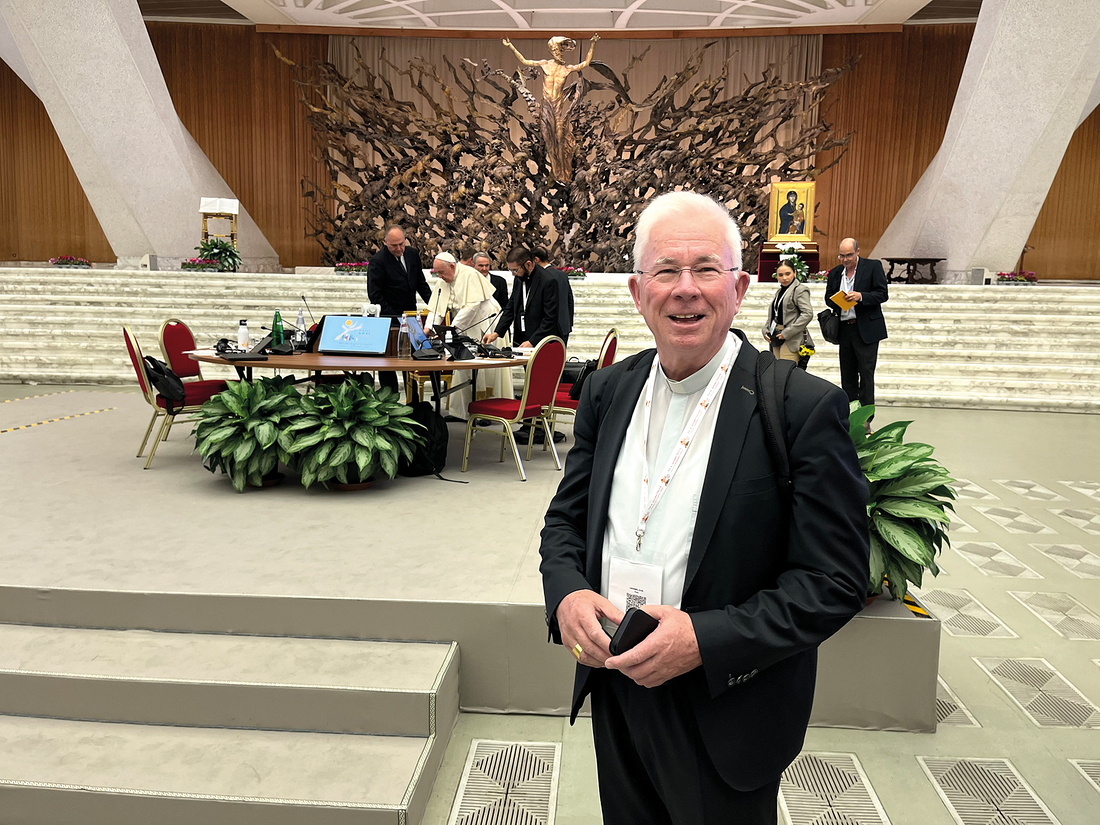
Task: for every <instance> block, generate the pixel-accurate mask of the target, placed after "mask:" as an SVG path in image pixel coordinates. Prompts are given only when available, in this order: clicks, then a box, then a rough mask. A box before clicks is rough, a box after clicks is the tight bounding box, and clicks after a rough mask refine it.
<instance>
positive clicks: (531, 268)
mask: <svg viewBox="0 0 1100 825" xmlns="http://www.w3.org/2000/svg"><path fill="white" fill-rule="evenodd" d="M523 268H524V269H525V270H527V274H528V275H530V274H531V273H532V272H534V271H535V262H534V261H526V262H524V264H523Z"/></svg>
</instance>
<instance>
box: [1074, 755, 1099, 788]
mask: <svg viewBox="0 0 1100 825" xmlns="http://www.w3.org/2000/svg"><path fill="white" fill-rule="evenodd" d="M1069 761H1070V764H1072V765H1073V767H1075V768H1077V770H1079V771H1080V772H1081V776H1083V777H1085V779H1087V780H1088V781H1089V783H1090V784H1091V785H1092V787H1094V788H1095V789H1096V792H1097V793H1100V762H1096V761H1094V760H1091V759H1071V760H1069Z"/></svg>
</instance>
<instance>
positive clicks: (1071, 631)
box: [1008, 590, 1100, 640]
mask: <svg viewBox="0 0 1100 825" xmlns="http://www.w3.org/2000/svg"><path fill="white" fill-rule="evenodd" d="M1008 595H1010V596H1012V598H1014V599H1016V601H1018V602H1019V603H1020V604H1022V605H1023V606H1024V607H1026V608H1027V609H1028V610H1030V611H1031V612H1032V613H1034V614H1035V615H1036V616H1037V617H1038V618H1039V620H1040V621H1042V622H1043V624H1045V625H1046V626H1047V627H1049V628H1050V629H1051V630H1053V631H1054V632H1055V633H1057V634H1058V635H1059V636H1062V637H1063V638H1066V639H1071V640H1082V639H1091V640H1097V639H1100V616H1097V615H1096V614H1095V613H1093V612H1092V611H1091V610H1089V609H1088V608H1087V607H1085V606H1084V605H1083V604H1081V602H1079V601H1077V599H1075V598H1073V596H1071V595H1069V594H1068V593H1025V592H1020V591H1013V590H1009V591H1008Z"/></svg>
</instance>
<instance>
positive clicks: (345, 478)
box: [279, 379, 424, 487]
mask: <svg viewBox="0 0 1100 825" xmlns="http://www.w3.org/2000/svg"><path fill="white" fill-rule="evenodd" d="M300 411H301V416H300V417H299V418H298V419H297V420H295V421H294V422H293V423H291V424H290V426H289V427H287V428H286V429H285V430H284V432H283V434H280V436H279V442H280V444H282V445H283V448H284V449H285V450H286V452H287V453H289V454H290V455H291V456H293V457H294V459H295V464H296V466H297V467H298V470H299V471H300V473H301V476H302V484H304V485H305V486H306V487H309V486H310V485H312V484H313V483H314V482H315V481H319V482H321V483H322V484H324V485H325V486H326V487H328V485H329V483H330V482H331V483H336V484H341V485H367V484H369V483H370V482H371V477H372V476H373V474H374V473H376V472H379V471H380V472H382V473H384V474H385V475H386V476H387V477H389V478H393V477H394V476H395V475H396V474H397V462H398V459H399V458H400V457H401V456H404V457H405V459H406V460H409V459H411V458H412V454H413V448H414V447H415V446H416V445H417V444H420V443H423V441H424V437H423V435H422V434H421V433H420V432H418V429H419V430H423V425H421V424H419V423H418V422H416V421H414V420H413V419H412V418H411V417H410V416H411V415H412V407H408V406H406V405H404V404H402V403H401V402H400V400H398V397H397V393H396V392H395V391H394V390H392V389H389V388H388V387H384V388H382V389H381V390H379V391H378V392H375V390H374V388H373V387H371V386H368V385H366V384H362V383H360V382H359V381H357V380H354V379H348V380H346V381H344V382H343V383H341V384H321V385H319V386H318V387H316V388H315V389H314V390H313V392H312V393H311V394H310V395H308V396H305V397H303V398H302V399H301V402H300Z"/></svg>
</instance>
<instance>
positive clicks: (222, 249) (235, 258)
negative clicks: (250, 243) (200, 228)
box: [195, 238, 241, 272]
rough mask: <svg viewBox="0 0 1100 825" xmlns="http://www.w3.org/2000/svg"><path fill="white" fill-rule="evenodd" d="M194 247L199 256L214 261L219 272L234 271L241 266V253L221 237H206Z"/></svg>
mask: <svg viewBox="0 0 1100 825" xmlns="http://www.w3.org/2000/svg"><path fill="white" fill-rule="evenodd" d="M195 249H196V250H197V251H198V253H199V258H205V259H207V260H212V261H214V262H216V263H217V265H218V271H219V272H236V271H237V270H238V269H239V268H240V266H241V253H240V252H238V251H237V247H235V246H233V244H231V243H229V241H223V240H222V239H221V238H207V239H206V240H205V241H203V242H202V243H200V244H199V245H198V246H196V247H195Z"/></svg>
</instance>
